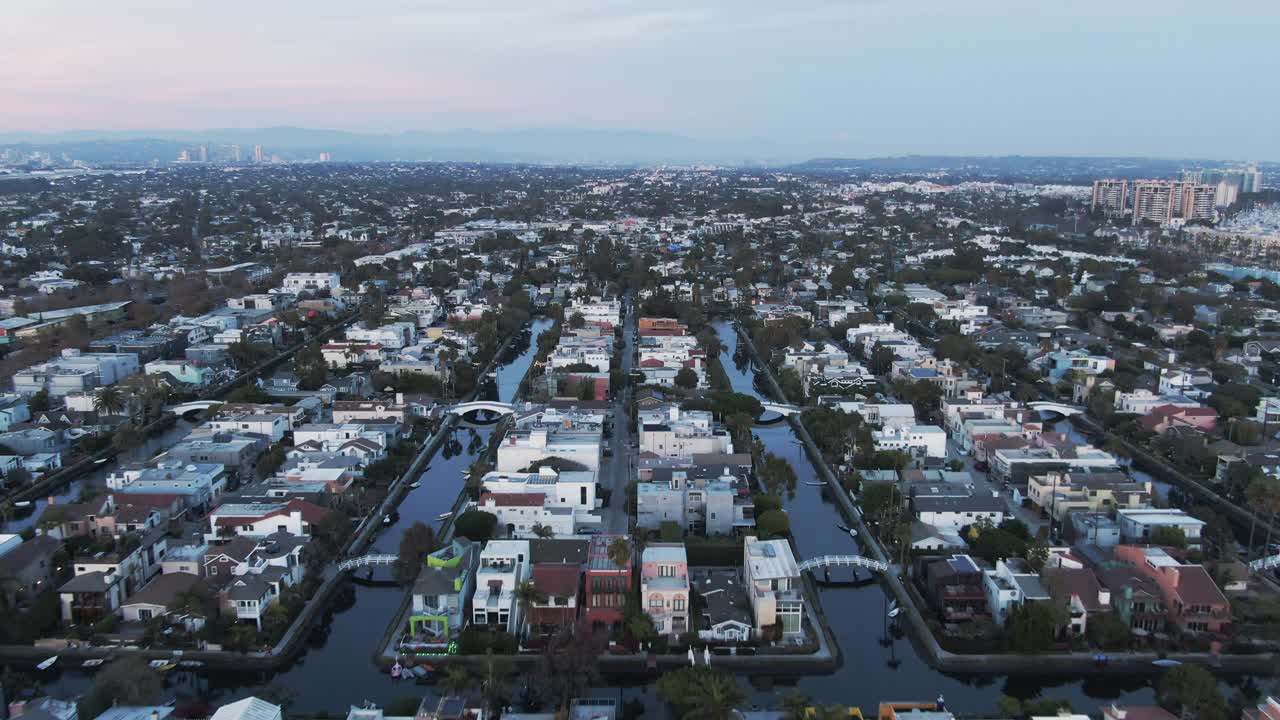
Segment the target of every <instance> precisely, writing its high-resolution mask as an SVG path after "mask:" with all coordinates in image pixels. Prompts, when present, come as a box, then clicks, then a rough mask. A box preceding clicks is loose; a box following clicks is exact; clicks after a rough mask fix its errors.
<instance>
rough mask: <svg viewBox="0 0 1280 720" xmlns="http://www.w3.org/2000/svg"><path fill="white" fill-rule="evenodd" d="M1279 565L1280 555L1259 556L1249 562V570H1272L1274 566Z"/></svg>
mask: <svg viewBox="0 0 1280 720" xmlns="http://www.w3.org/2000/svg"><path fill="white" fill-rule="evenodd" d="M1278 567H1280V555H1271V556H1268V557H1264V558H1258V559H1257V560H1254V561H1252V562H1250V563H1249V570H1250V571H1251V572H1262V571H1264V570H1271V569H1272V568H1278Z"/></svg>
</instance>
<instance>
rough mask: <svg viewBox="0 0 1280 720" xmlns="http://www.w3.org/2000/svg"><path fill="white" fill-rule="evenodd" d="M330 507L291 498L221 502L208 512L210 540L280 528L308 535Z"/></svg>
mask: <svg viewBox="0 0 1280 720" xmlns="http://www.w3.org/2000/svg"><path fill="white" fill-rule="evenodd" d="M329 512H330V511H329V510H326V509H325V508H322V507H320V506H319V505H316V504H314V503H310V502H307V501H306V500H301V499H298V498H294V499H291V500H289V501H288V502H278V503H265V502H251V503H223V504H222V505H219V506H218V507H216V508H214V509H213V510H211V511H210V512H209V534H208V536H207V537H208V539H209V540H211V541H212V540H216V539H219V538H223V537H227V536H232V535H240V536H244V537H249V538H263V537H266V536H268V535H271V534H272V533H277V532H283V533H288V534H289V535H293V536H295V537H311V535H312V533H313V532H315V528H316V526H317V525H319V524H320V523H321V522H323V521H324V518H325V516H327V515H328V514H329Z"/></svg>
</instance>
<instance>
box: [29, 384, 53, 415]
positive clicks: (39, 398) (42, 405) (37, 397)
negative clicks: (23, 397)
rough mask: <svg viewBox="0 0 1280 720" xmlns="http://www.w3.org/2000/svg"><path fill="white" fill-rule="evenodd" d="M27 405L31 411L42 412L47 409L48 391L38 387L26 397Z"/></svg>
mask: <svg viewBox="0 0 1280 720" xmlns="http://www.w3.org/2000/svg"><path fill="white" fill-rule="evenodd" d="M27 407H28V408H29V409H30V410H31V411H32V412H44V411H45V410H48V409H49V391H48V390H47V389H45V388H40V390H39V391H37V392H36V393H35V394H34V395H32V396H31V397H30V398H28V399H27Z"/></svg>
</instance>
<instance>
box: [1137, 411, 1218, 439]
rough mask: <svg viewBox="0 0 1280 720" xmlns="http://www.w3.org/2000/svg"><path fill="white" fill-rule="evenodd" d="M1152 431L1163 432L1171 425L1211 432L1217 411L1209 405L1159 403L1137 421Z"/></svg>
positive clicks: (1215, 424)
mask: <svg viewBox="0 0 1280 720" xmlns="http://www.w3.org/2000/svg"><path fill="white" fill-rule="evenodd" d="M1138 422H1139V423H1140V424H1141V425H1142V427H1144V428H1146V429H1147V430H1150V431H1152V432H1154V433H1158V434H1164V431H1166V430H1168V429H1169V428H1173V427H1191V428H1196V429H1199V430H1203V431H1205V432H1211V431H1212V430H1213V428H1214V427H1216V426H1217V424H1218V411H1217V410H1214V409H1213V408H1211V407H1179V406H1177V405H1160V406H1159V407H1156V408H1153V409H1152V410H1151V412H1149V413H1147V414H1146V415H1144V416H1143V417H1142V419H1141V420H1139V421H1138Z"/></svg>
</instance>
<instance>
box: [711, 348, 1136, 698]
mask: <svg viewBox="0 0 1280 720" xmlns="http://www.w3.org/2000/svg"><path fill="white" fill-rule="evenodd" d="M714 327H715V329H716V332H718V333H719V334H720V342H721V343H722V344H723V346H724V348H725V349H724V351H723V352H722V354H721V357H720V360H721V364H722V365H723V366H724V369H725V372H726V373H727V374H728V376H729V381H730V383H731V384H732V385H733V389H734V390H736V391H737V392H741V393H746V394H749V395H753V396H755V397H761V395H760V393H759V392H757V391H756V382H755V378H754V377H753V376H752V375H751V370H750V368H749V366H748V364H747V363H746V362H744V361H743V360H744V357H743V355H741V354H739V355H738V360H739V361H738V362H735V357H734V356H735V353H736V351H737V346H738V338H737V334H736V333H735V332H734V331H733V329H732V327H731V326H729V325H728V324H727V323H715V324H714ZM755 434H756V436H757V437H759V438H760V441H761V442H762V443H763V444H764V446H765V449H766V450H767V451H768V452H771V453H773V454H775V455H777V456H779V457H782V458H783V459H785V460H786V461H787V462H789V463H790V464H791V466H792V467H793V468H794V469H795V471H796V475H797V478H798V480H799V482H798V483H797V485H796V492H795V494H794V496H793V497H790V498H787V499H785V504H786V508H787V512H788V513H790V514H791V532H792V534H793V535H794V537H795V541H796V547H797V549H798V550H799V553H800V556H801V558H807V557H815V556H818V555H826V554H833V553H837V554H851V553H857V552H859V549H858V543H857V541H856V540H854V539H853V538H851V537H849V535H848V534H847V533H846V532H844V531H843V530H841V529H840V528H838V527H837V524H838V523H841V522H842V519H841V517H840V515H839V512H838V510H837V509H836V506H835V505H834V503H833V501H832V499H831V498H830V497H828V496H827V495H826V493H827V492H829V491H828V490H827V488H826V487H825V486H814V485H809V484H808V483H810V482H816V481H818V479H819V478H818V476H817V473H816V471H815V470H814V468H813V466H812V465H811V464H810V463H809V459H808V456H807V455H806V454H805V452H804V448H803V447H802V446H801V445H799V444H798V443H797V442H796V439H795V436H794V435H793V434H792V432H791V426H790V425H789V424H786V423H782V424H779V425H773V426H768V427H763V426H760V427H757V428H756V429H755ZM841 572H842V573H843V572H847V571H841ZM840 577H841V578H842V579H843V578H844V577H846V576H844V575H841V576H840ZM819 594H820V597H821V602H822V608H823V611H824V612H825V614H826V617H827V621H828V623H829V624H830V626H831V631H832V634H834V635H835V637H836V641H837V643H839V645H840V651H841V659H842V664H841V667H840V669H839V670H837V671H836V672H835V673H834V674H832V675H826V676H808V677H802V678H798V679H796V680H795V681H793V682H792V683H790V684H789V685H787V686H786V687H780V686H779V685H780V684H779V683H778V682H776V681H773V682H771V683H770V684H769V686H768V687H754V686H753V688H754V690H755V694H754V696H753V700H754V701H755V702H758V703H762V704H764V703H768V702H769V698H770V696H773V695H775V694H785V693H786V692H789V691H791V690H798V691H800V692H802V693H804V694H806V695H809V696H810V697H812V698H815V699H819V700H823V701H826V702H848V703H854V704H858V705H860V706H862V707H863V709H864V711H865V710H866V709H868V708H874V707H875V706H876V704H877V703H879V702H880V701H882V700H902V699H909V700H931V699H933V698H935V697H936V696H937V695H938V694H942V695H944V696H945V697H946V699H947V706H948V708H950V709H952V710H954V711H958V712H992V711H994V710H995V707H996V699H997V698H998V697H999V696H1000V695H1001V694H1007V695H1015V696H1018V697H1033V696H1035V695H1036V694H1039V693H1041V692H1043V693H1044V694H1045V695H1048V696H1052V697H1061V698H1066V699H1068V700H1070V701H1071V703H1072V705H1073V706H1074V707H1075V708H1076V709H1077V710H1081V711H1093V710H1094V709H1095V707H1096V706H1097V705H1099V704H1101V703H1103V702H1105V701H1109V700H1113V699H1123V700H1124V701H1126V702H1140V703H1148V702H1151V701H1152V699H1153V696H1152V692H1151V690H1150V688H1149V686H1148V683H1147V682H1146V681H1145V680H1144V679H1141V678H1129V677H1116V676H1110V675H1109V676H1105V677H1102V678H1098V679H1096V680H1095V679H1090V680H1084V679H1082V678H1080V677H1065V678H1063V677H1044V676H1042V675H1026V676H1018V677H1008V676H1003V675H954V674H947V673H941V672H938V671H936V670H934V669H932V668H930V667H929V665H928V664H927V663H926V662H925V661H924V659H923V658H922V657H921V656H920V655H919V654H918V653H917V652H916V650H915V648H914V647H913V646H912V644H911V642H910V641H909V640H908V639H906V638H902V639H897V640H895V641H894V642H892V643H889V644H888V645H887V646H886V645H885V644H882V643H881V639H882V638H883V637H884V636H885V632H884V618H885V611H886V606H887V597H886V595H885V593H884V591H883V590H881V588H880V586H879V585H878V584H870V585H862V586H858V587H853V586H841V587H823V588H822V589H821V590H820V591H819Z"/></svg>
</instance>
